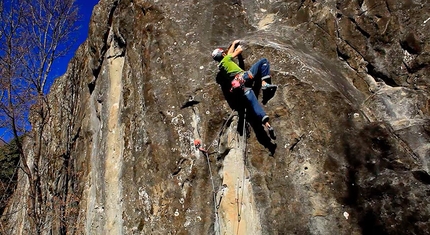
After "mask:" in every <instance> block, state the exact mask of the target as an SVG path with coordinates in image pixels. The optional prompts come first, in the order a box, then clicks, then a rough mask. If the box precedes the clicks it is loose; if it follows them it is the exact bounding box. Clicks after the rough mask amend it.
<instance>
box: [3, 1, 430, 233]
mask: <svg viewBox="0 0 430 235" xmlns="http://www.w3.org/2000/svg"><path fill="white" fill-rule="evenodd" d="M428 12H430V5H429V4H428V2H427V1H425V0H414V1H412V0H410V1H395V0H385V1H382V0H356V1H352V0H344V1H339V0H338V1H334V0H332V1H330V0H328V1H310V0H303V1H288V0H285V1H280V0H270V1H269V0H261V1H260V0H259V1H226V0H220V1H209V0H202V1H191V0H185V1H177V0H170V1H158V0H153V1H143V0H133V1H132V0H121V1H108V0H101V1H100V3H99V4H98V5H97V6H96V7H95V8H94V11H93V17H92V20H91V25H90V32H89V37H88V40H87V41H86V42H85V43H84V44H83V45H82V46H81V47H80V48H79V50H78V51H77V52H76V55H75V58H74V59H73V60H72V61H71V62H70V64H69V68H68V71H67V73H66V74H65V75H64V76H62V77H60V78H58V79H57V81H56V83H55V84H54V86H53V87H52V89H51V92H50V94H49V100H50V105H51V109H50V114H51V116H50V118H49V122H48V124H47V125H46V128H45V130H44V132H43V133H36V132H33V133H32V134H33V135H35V136H36V135H39V134H42V135H43V136H44V138H43V140H44V142H43V143H42V145H43V146H44V148H43V154H42V155H43V158H42V159H41V160H40V161H41V162H40V163H39V164H38V165H39V166H41V167H42V166H43V169H39V171H43V170H44V172H46V174H42V177H43V179H42V182H43V186H42V189H43V197H44V199H45V202H46V203H44V204H43V205H41V208H43V210H41V211H40V214H41V215H42V216H41V218H42V220H43V224H44V227H43V230H42V233H43V234H50V233H53V234H58V233H61V234H66V233H67V234H427V233H428V231H430V222H429V221H430V208H429V204H430V200H429V199H428V198H429V197H428V196H429V195H430V191H429V184H430V175H429V172H430V169H429V167H430V162H429V161H430V144H429V140H430V125H429V118H430V93H429V84H430V77H429V76H430V69H429V68H430V67H429V62H430V54H429V51H430V36H429V34H428V32H429V31H430V18H428V17H429V15H428V14H427V13H428ZM234 39H241V40H243V42H244V44H245V45H246V47H245V51H244V53H243V56H244V59H245V60H244V61H245V66H246V67H247V68H249V67H250V66H251V65H252V63H254V62H256V61H257V60H258V59H259V58H262V57H265V58H267V59H268V60H269V61H270V63H271V69H272V70H271V72H272V76H273V78H272V81H273V83H275V84H278V85H279V87H278V90H277V92H276V95H275V96H274V97H273V98H272V99H271V100H270V101H269V102H268V103H267V104H266V105H264V109H265V110H266V112H267V113H268V115H269V116H270V118H271V124H272V125H273V126H274V128H275V131H276V134H277V139H276V140H275V141H272V142H271V141H270V140H269V139H268V138H269V137H268V136H267V134H266V133H265V132H264V130H263V129H262V127H260V126H259V125H252V127H253V128H248V131H246V130H245V132H246V133H247V134H246V133H244V131H243V129H244V125H243V122H241V117H240V116H239V115H237V113H235V112H233V111H232V109H231V108H230V106H229V103H227V102H226V100H225V96H224V95H223V93H222V92H221V89H220V87H219V85H218V84H217V82H216V79H215V78H216V76H217V73H218V68H217V64H216V63H215V62H214V61H213V60H212V58H211V57H210V53H211V52H212V50H213V49H214V48H216V47H227V46H228V45H229V44H230V43H231V42H232V41H233V40H234ZM259 97H260V100H261V94H260V96H259ZM187 102H188V104H189V105H185V104H187ZM246 120H249V121H252V115H251V114H248V115H247V117H246ZM33 123H34V124H35V125H36V124H37V123H38V122H37V120H34V121H33ZM245 129H246V126H245ZM195 139H200V140H201V141H202V148H204V149H206V150H208V153H209V154H208V155H205V154H204V152H202V151H199V150H197V149H196V148H195V146H194V143H193V141H194V140H195ZM274 143H276V148H274ZM32 146H33V142H32V140H31V138H29V142H28V148H27V150H28V155H29V156H32V154H34V151H35V150H33V149H32ZM271 151H272V152H274V154H273V156H271V154H270V152H271ZM29 161H31V158H29ZM30 165H31V164H30ZM21 178H22V179H21V180H20V185H19V187H18V190H17V192H16V194H15V197H14V198H13V200H12V201H11V204H10V205H11V206H10V207H9V208H8V211H5V213H13V212H14V211H16V208H22V210H19V211H20V212H19V213H13V216H9V217H7V218H8V221H6V222H7V224H6V226H5V228H4V231H7V232H8V234H32V231H34V228H32V227H31V224H29V223H26V221H28V220H29V218H28V213H26V212H25V211H26V210H25V209H26V206H25V205H26V200H28V197H31V195H28V194H29V193H28V190H27V187H28V185H27V184H28V181H27V180H26V179H25V176H24V175H22V176H21ZM59 192H61V193H59ZM59 198H60V199H61V200H60V201H61V202H62V203H56V202H57V200H59Z"/></svg>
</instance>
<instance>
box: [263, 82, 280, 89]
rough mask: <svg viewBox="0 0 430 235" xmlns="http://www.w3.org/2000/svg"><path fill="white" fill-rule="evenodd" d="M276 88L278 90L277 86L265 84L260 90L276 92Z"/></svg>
mask: <svg viewBox="0 0 430 235" xmlns="http://www.w3.org/2000/svg"><path fill="white" fill-rule="evenodd" d="M277 88H278V86H277V85H272V84H269V83H266V85H264V86H262V87H261V90H276V89H277Z"/></svg>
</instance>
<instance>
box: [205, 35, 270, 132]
mask: <svg viewBox="0 0 430 235" xmlns="http://www.w3.org/2000/svg"><path fill="white" fill-rule="evenodd" d="M239 44H240V40H235V41H234V42H233V43H232V45H231V46H230V47H229V48H228V50H227V53H225V51H224V50H223V49H221V48H217V49H215V50H214V51H213V52H212V58H213V59H214V60H215V61H217V62H219V64H218V67H219V69H220V70H224V72H225V73H226V74H227V75H228V77H229V78H231V79H232V81H231V91H233V90H235V89H242V90H243V95H244V96H245V98H246V101H247V104H248V105H247V106H248V108H250V109H251V110H253V112H254V114H255V115H256V116H257V117H258V118H259V119H260V120H261V122H262V124H263V125H264V126H265V127H266V128H267V130H268V132H269V135H270V138H272V139H275V138H276V136H275V132H274V130H273V127H272V126H271V125H270V123H269V116H267V115H266V112H264V110H263V108H262V107H261V105H260V104H259V103H258V99H257V97H256V96H255V93H254V91H253V90H252V84H253V83H254V81H256V80H257V81H258V80H260V79H261V86H262V88H261V89H262V90H263V92H264V90H268V91H269V90H270V91H275V90H276V88H277V86H276V85H272V84H270V83H269V81H270V79H271V76H270V66H269V61H268V60H267V59H265V58H263V59H260V60H259V61H258V62H257V63H255V64H253V65H252V66H251V68H250V69H249V70H248V71H245V70H243V69H242V68H241V67H240V66H239V65H237V64H236V62H234V61H233V58H236V57H237V56H238V55H240V54H241V53H242V51H243V49H242V46H241V45H239Z"/></svg>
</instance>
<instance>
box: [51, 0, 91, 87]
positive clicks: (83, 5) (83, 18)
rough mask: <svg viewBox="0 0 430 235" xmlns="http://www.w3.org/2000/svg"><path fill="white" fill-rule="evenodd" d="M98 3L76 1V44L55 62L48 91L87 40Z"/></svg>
mask: <svg viewBox="0 0 430 235" xmlns="http://www.w3.org/2000/svg"><path fill="white" fill-rule="evenodd" d="M98 2H99V0H76V5H77V6H78V7H79V16H80V18H79V20H78V25H79V31H77V32H76V35H75V36H76V39H77V40H76V43H75V44H74V45H73V47H72V49H71V51H70V52H69V53H68V54H67V56H65V57H64V58H61V59H59V60H57V61H56V62H55V63H54V66H53V68H52V70H51V80H50V81H49V82H48V89H49V87H50V86H51V85H52V82H53V79H55V78H56V77H58V76H61V75H63V74H64V73H65V72H66V69H67V65H68V63H69V61H70V59H72V58H73V56H74V55H75V52H76V50H77V49H78V47H79V46H80V45H81V44H82V43H83V42H84V41H85V40H86V39H87V37H88V26H89V24H90V18H91V14H92V11H93V8H94V6H95V5H96V4H97V3H98Z"/></svg>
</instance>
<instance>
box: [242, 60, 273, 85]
mask: <svg viewBox="0 0 430 235" xmlns="http://www.w3.org/2000/svg"><path fill="white" fill-rule="evenodd" d="M249 72H251V74H252V80H254V81H259V80H261V79H263V80H264V79H266V78H269V77H270V64H269V61H268V60H267V59H266V58H263V59H260V60H259V61H257V62H256V63H255V64H253V65H252V66H251V68H250V69H249ZM243 79H245V82H248V81H250V77H249V74H248V73H245V74H244V75H243Z"/></svg>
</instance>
